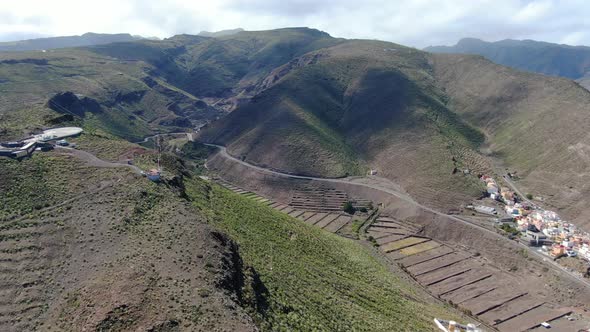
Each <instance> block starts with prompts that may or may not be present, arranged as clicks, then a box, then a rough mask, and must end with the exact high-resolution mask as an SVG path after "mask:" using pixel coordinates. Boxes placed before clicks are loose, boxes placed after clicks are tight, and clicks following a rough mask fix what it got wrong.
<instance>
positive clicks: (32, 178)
mask: <svg viewBox="0 0 590 332" xmlns="http://www.w3.org/2000/svg"><path fill="white" fill-rule="evenodd" d="M0 169H2V172H1V173H0V188H2V190H1V191H0V220H2V219H11V218H14V217H19V216H23V215H26V214H28V213H31V212H34V211H35V210H40V209H43V208H46V207H49V206H52V205H55V204H59V203H61V202H63V201H65V200H67V199H69V198H72V197H75V196H76V195H79V194H82V193H80V190H81V188H83V187H84V182H87V181H90V180H91V179H96V178H101V177H102V178H107V179H108V178H110V177H109V176H110V175H111V174H113V170H111V169H91V168H84V167H82V163H81V162H80V161H78V160H76V159H71V158H69V157H65V156H61V155H58V154H56V153H36V154H33V156H32V158H25V159H23V160H21V161H17V160H13V159H7V158H0Z"/></svg>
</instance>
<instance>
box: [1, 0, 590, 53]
mask: <svg viewBox="0 0 590 332" xmlns="http://www.w3.org/2000/svg"><path fill="white" fill-rule="evenodd" d="M0 2H3V3H2V4H1V6H0V40H2V39H4V40H7V39H9V38H11V36H24V35H73V34H82V33H84V32H88V31H92V32H104V33H117V32H129V33H132V34H138V35H144V36H159V37H168V36H171V35H174V34H178V33H193V34H194V33H198V32H199V31H201V30H221V29H231V28H236V27H242V28H245V29H247V30H261V29H272V28H280V27H286V26H309V27H314V28H318V29H321V30H324V31H327V32H329V33H330V34H332V35H334V36H338V37H347V38H373V39H383V40H389V41H394V42H398V43H401V44H406V45H410V46H416V47H424V46H427V45H433V44H453V43H455V42H456V41H457V40H458V39H460V38H462V37H478V38H482V39H485V40H498V39H505V38H514V39H537V40H546V41H551V42H564V41H572V42H575V43H577V44H588V45H590V35H589V34H588V33H586V31H589V30H588V29H589V28H590V26H589V23H586V22H587V18H586V13H588V12H590V2H587V1H585V0H560V1H557V0H496V1H492V0H439V1H430V0H398V1H390V0H365V1H358V0H290V1H289V0H287V1H281V0H207V1H203V0H168V1H162V0H94V1H84V0H52V1H47V0H18V1H9V0H0Z"/></svg>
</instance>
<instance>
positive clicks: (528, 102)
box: [431, 54, 590, 228]
mask: <svg viewBox="0 0 590 332" xmlns="http://www.w3.org/2000/svg"><path fill="white" fill-rule="evenodd" d="M431 58H432V64H433V74H434V77H435V78H436V81H437V85H438V86H440V87H441V88H444V90H445V93H446V95H447V96H448V98H449V104H448V105H449V107H450V108H451V109H453V111H454V112H455V113H456V114H458V116H459V117H460V118H462V119H464V120H465V121H466V122H467V123H469V124H471V125H474V126H477V128H479V129H480V130H481V131H482V132H483V133H485V135H486V143H485V144H484V145H483V146H482V151H483V152H484V153H486V154H488V155H491V156H492V157H493V158H494V159H495V160H496V161H501V162H502V163H504V168H502V169H501V170H500V171H501V172H506V170H510V171H511V172H517V173H518V176H519V177H520V180H519V183H520V184H519V185H521V186H523V187H524V188H525V189H526V190H527V191H528V192H530V193H532V194H533V195H535V196H537V195H538V196H541V197H544V198H545V202H544V204H546V205H547V206H550V207H552V208H553V209H555V210H558V211H560V213H561V214H562V215H563V216H564V217H566V218H567V219H569V220H574V221H575V222H576V224H577V225H579V226H582V227H584V228H588V227H590V223H588V219H587V216H588V215H589V214H590V209H589V208H588V204H587V202H588V199H587V197H588V195H589V194H590V186H589V185H588V184H589V183H590V182H588V180H589V178H588V177H589V176H590V159H589V158H588V156H589V155H590V154H589V153H590V150H589V147H590V136H589V135H588V128H590V120H589V119H590V118H589V115H590V92H589V91H588V90H586V89H584V88H582V87H581V86H579V85H578V84H576V83H575V82H573V81H571V80H569V79H565V78H560V77H548V76H544V75H539V74H534V73H528V72H522V71H518V70H513V69H510V68H507V67H503V66H500V65H497V64H494V63H492V62H491V61H489V60H486V59H484V58H483V57H480V56H472V55H453V54H434V55H432V56H431Z"/></svg>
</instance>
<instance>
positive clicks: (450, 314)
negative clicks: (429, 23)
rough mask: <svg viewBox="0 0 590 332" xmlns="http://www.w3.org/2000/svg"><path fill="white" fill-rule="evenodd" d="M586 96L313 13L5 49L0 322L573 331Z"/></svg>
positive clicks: (0, 117) (49, 326) (0, 100)
mask: <svg viewBox="0 0 590 332" xmlns="http://www.w3.org/2000/svg"><path fill="white" fill-rule="evenodd" d="M589 105H590V93H589V92H588V91H587V90H585V89H584V88H582V87H580V86H579V85H578V84H577V83H575V82H573V81H571V80H569V79H565V78H557V77H547V76H543V75H538V74H532V73H526V72H520V71H516V70H513V69H511V68H508V67H503V66H501V65H498V64H494V63H492V62H490V61H488V60H486V59H484V58H482V57H480V56H472V55H465V54H433V53H428V52H424V51H420V50H417V49H415V48H411V47H406V46H403V45H398V44H394V43H390V42H383V41H378V40H360V39H344V38H334V37H332V36H330V35H329V34H327V33H325V32H323V31H319V30H315V29H309V28H285V29H276V30H267V31H244V30H241V29H236V30H231V31H227V32H223V33H219V34H216V33H203V34H200V35H186V34H182V35H176V36H173V37H170V38H166V39H163V40H152V39H135V38H133V39H129V38H128V37H127V36H123V40H120V41H117V40H115V42H114V43H97V44H84V45H82V47H76V48H55V49H48V50H45V51H38V50H30V51H25V52H0V142H2V144H3V145H2V149H3V151H4V150H6V151H5V152H3V153H5V156H1V157H0V170H1V172H0V189H2V190H1V192H0V201H1V202H2V203H1V205H0V220H1V223H0V278H1V279H2V280H1V281H0V283H2V285H0V286H1V287H0V292H2V294H3V295H2V296H1V297H0V330H6V331H28V330H39V331H41V330H42V331H49V330H64V331H76V330H96V331H128V330H134V331H137V330H147V331H169V332H172V331H185V330H186V331H192V330H195V331H258V330H262V331H348V330H355V331H398V330H399V331H413V330H420V331H430V330H432V331H436V330H437V327H436V325H435V323H434V321H433V320H434V319H435V318H437V319H442V320H445V321H447V320H454V321H457V322H460V323H465V324H467V323H474V324H475V325H477V326H478V327H479V328H480V329H482V330H484V331H487V330H489V331H494V330H497V331H525V330H539V329H541V328H543V327H542V326H543V325H542V324H543V323H548V324H551V325H552V326H555V327H557V329H556V330H566V331H567V330H579V329H583V328H587V327H589V326H590V315H588V310H590V307H589V304H588V303H589V301H588V299H590V280H589V279H588V277H587V276H585V275H583V273H580V271H579V268H581V267H584V266H586V265H587V264H588V263H587V262H586V261H584V260H583V257H580V256H582V249H583V248H584V245H586V248H587V246H588V244H589V243H585V242H587V239H585V238H583V237H582V236H580V234H582V233H581V232H582V231H587V230H588V227H590V226H589V225H590V224H589V222H588V216H590V210H589V209H588V204H587V202H588V200H587V195H586V194H587V193H588V188H587V184H588V183H590V182H588V181H586V175H587V174H590V169H589V167H590V164H589V163H588V158H587V156H586V152H587V151H586V146H587V145H588V144H587V143H588V142H586V140H587V138H588V137H590V136H588V135H587V129H588V128H590V122H589V121H590V120H589V119H590V118H589V117H588V116H587V114H588V112H589V111H590V109H589V108H588V107H589ZM64 127H65V128H64ZM78 127H79V128H78ZM72 128H74V129H76V133H77V134H76V136H74V137H67V141H61V140H62V139H63V137H59V139H58V137H57V136H56V137H54V138H51V137H48V138H47V139H42V140H40V141H39V142H41V141H42V143H43V144H39V145H38V146H33V150H34V151H28V150H27V151H25V152H26V153H25V152H22V151H20V150H19V149H25V150H26V149H28V148H29V147H30V146H28V145H26V143H29V142H30V140H31V139H33V138H43V137H44V135H45V136H47V134H48V133H51V132H59V131H60V130H61V131H68V130H72ZM78 129H79V131H78ZM21 140H23V141H22V143H23V144H20V145H19V143H18V141H21ZM65 145H69V146H68V147H66V146H65ZM35 147H38V149H35ZM11 149H12V150H11ZM17 150H18V151H17ZM14 151H16V152H14ZM19 151H20V152H19ZM13 152H14V153H13ZM486 179H492V182H493V184H494V185H495V188H496V189H495V190H496V192H495V194H494V195H495V196H501V195H500V194H501V193H502V192H508V191H509V192H515V193H516V197H517V198H513V200H514V201H515V202H517V201H519V202H520V203H523V204H524V205H526V206H523V207H522V209H521V210H525V209H528V210H527V212H526V214H527V215H528V214H531V215H534V214H535V213H536V212H538V213H539V214H540V213H541V212H544V210H545V209H546V210H553V211H556V212H557V213H558V214H559V215H560V216H561V217H562V218H564V219H563V220H559V222H560V227H561V228H563V227H564V225H567V227H568V229H567V232H565V231H564V232H563V234H564V235H563V236H562V237H564V239H562V240H563V243H566V244H567V245H562V246H563V247H564V248H563V250H562V251H563V252H562V254H561V255H558V256H559V257H552V256H549V251H551V250H553V249H551V250H545V251H543V249H542V248H541V246H539V247H534V246H530V245H529V244H530V243H528V244H527V243H526V236H529V235H530V234H529V233H530V232H529V229H524V230H519V229H516V227H518V226H519V224H518V223H517V221H518V218H512V219H511V221H510V223H508V222H507V223H506V225H504V224H503V221H501V219H505V218H506V217H511V215H507V214H506V213H504V212H503V211H504V208H505V205H506V204H505V203H504V202H505V201H503V198H502V197H495V196H494V197H491V195H490V191H489V189H490V187H489V183H488V182H486ZM476 207H477V209H476ZM520 207H521V206H520V205H519V206H518V208H519V209H520ZM541 207H542V208H543V210H541ZM482 208H483V210H482ZM478 209H479V211H488V210H489V211H498V212H496V214H495V215H493V216H490V215H486V214H485V213H479V212H478ZM486 209H488V210H486ZM535 211H536V212H535ZM490 213H491V212H490ZM519 213H520V215H519V217H525V215H524V214H525V212H523V211H520V212H519ZM531 224H532V221H531ZM545 224H547V225H549V223H545ZM545 224H540V226H539V229H538V230H537V232H534V233H535V234H536V233H541V232H542V231H548V230H549V228H550V227H549V226H547V227H545ZM527 225H528V224H527ZM570 225H571V226H570ZM513 226H514V227H513ZM542 228H543V229H542ZM570 228H571V229H570ZM515 229H516V231H515ZM556 229H557V228H555V229H553V228H551V231H552V232H553V231H556V232H557V231H558V230H556ZM560 236H561V235H560ZM557 237H558V236H557V235H556V236H555V238H557ZM576 239H577V240H576ZM574 240H575V241H574ZM560 241H561V240H560ZM547 243H549V241H548V242H547ZM561 243H562V242H556V244H557V245H559V244H561ZM570 243H571V244H570ZM566 247H567V248H566ZM550 248H553V247H550ZM566 249H567V250H569V251H572V250H573V249H575V252H577V253H580V254H579V256H578V257H574V256H573V255H574V254H571V256H570V257H562V256H564V255H565V256H569V255H570V254H567V255H566V254H565V252H566ZM569 251H568V252H569ZM554 258H555V259H554ZM576 269H578V270H576ZM16 276H18V277H16ZM107 288H108V289H109V290H108V291H105V289H107Z"/></svg>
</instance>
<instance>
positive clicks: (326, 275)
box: [187, 180, 456, 331]
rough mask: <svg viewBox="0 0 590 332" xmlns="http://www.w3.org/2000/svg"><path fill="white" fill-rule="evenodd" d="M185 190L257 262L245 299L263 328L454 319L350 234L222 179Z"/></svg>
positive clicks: (393, 326)
mask: <svg viewBox="0 0 590 332" xmlns="http://www.w3.org/2000/svg"><path fill="white" fill-rule="evenodd" d="M187 190H188V193H189V196H190V197H191V198H192V199H193V204H194V205H195V206H197V207H198V208H199V210H200V211H202V213H204V214H205V215H207V216H208V218H209V220H211V222H212V224H213V225H215V226H216V227H219V228H220V229H222V230H223V231H225V232H227V234H228V235H229V236H230V237H231V238H232V239H234V240H235V241H236V243H237V244H238V245H239V250H240V253H241V255H242V259H243V263H244V264H245V265H247V266H251V267H252V268H253V270H251V271H250V273H249V274H248V275H247V276H246V277H245V278H246V279H245V281H243V282H244V284H245V286H244V287H243V293H242V295H241V301H242V303H244V304H246V305H247V306H248V308H249V309H247V310H249V313H250V314H251V316H252V317H253V318H254V320H255V321H256V322H257V325H259V326H260V327H261V329H262V330H265V331H417V330H418V331H431V330H434V324H433V323H432V318H433V317H438V316H444V317H456V314H455V313H452V312H451V311H450V309H448V308H445V307H444V306H442V305H441V304H439V303H433V302H432V299H431V298H430V299H429V298H428V297H427V296H425V295H424V293H421V292H419V291H416V290H414V289H412V286H411V285H410V284H408V282H407V281H404V280H402V279H400V278H398V277H396V276H394V275H392V274H391V272H390V271H388V269H387V268H386V267H384V266H383V265H382V263H380V262H379V261H377V260H376V259H375V258H374V257H372V256H371V254H370V253H369V251H368V250H367V249H366V248H364V247H362V246H360V245H359V244H358V243H355V242H353V241H352V240H349V239H345V238H342V237H339V236H337V235H334V234H330V233H328V232H324V231H322V230H321V229H319V228H315V227H313V226H310V225H307V224H305V223H303V222H300V221H298V220H296V219H294V218H291V217H289V216H288V215H286V214H283V213H280V212H277V211H275V210H273V209H272V208H270V207H268V206H266V205H265V204H263V203H256V202H253V201H252V200H250V199H248V198H247V197H242V196H240V195H237V194H235V193H232V192H230V191H228V190H226V189H222V188H221V187H219V186H217V185H210V184H207V183H205V182H202V181H200V180H196V181H192V182H191V184H190V185H188V186H187ZM250 283H251V284H250Z"/></svg>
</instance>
